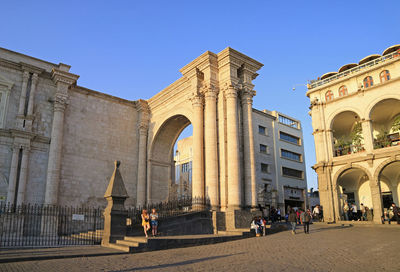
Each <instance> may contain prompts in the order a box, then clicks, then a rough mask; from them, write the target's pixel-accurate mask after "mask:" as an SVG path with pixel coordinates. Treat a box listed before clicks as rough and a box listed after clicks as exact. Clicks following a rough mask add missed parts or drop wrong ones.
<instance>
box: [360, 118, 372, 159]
mask: <svg viewBox="0 0 400 272" xmlns="http://www.w3.org/2000/svg"><path fill="white" fill-rule="evenodd" d="M361 126H362V134H363V137H364V148H365V150H366V151H367V153H372V151H373V150H374V136H373V135H372V125H371V120H363V121H362V123H361Z"/></svg>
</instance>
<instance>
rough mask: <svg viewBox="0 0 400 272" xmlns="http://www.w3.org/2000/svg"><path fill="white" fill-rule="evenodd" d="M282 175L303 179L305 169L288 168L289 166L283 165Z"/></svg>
mask: <svg viewBox="0 0 400 272" xmlns="http://www.w3.org/2000/svg"><path fill="white" fill-rule="evenodd" d="M282 175H283V176H288V177H292V178H299V179H303V171H300V170H297V169H293V168H288V167H282Z"/></svg>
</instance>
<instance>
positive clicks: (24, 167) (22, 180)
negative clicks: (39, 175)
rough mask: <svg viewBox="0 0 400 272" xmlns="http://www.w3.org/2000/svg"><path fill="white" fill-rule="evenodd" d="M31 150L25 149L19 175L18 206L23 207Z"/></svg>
mask: <svg viewBox="0 0 400 272" xmlns="http://www.w3.org/2000/svg"><path fill="white" fill-rule="evenodd" d="M29 150H30V148H28V147H23V150H22V160H21V172H20V175H19V182H18V196H17V205H21V204H23V203H24V202H25V191H26V181H27V177H28V162H29Z"/></svg>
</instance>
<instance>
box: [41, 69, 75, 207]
mask: <svg viewBox="0 0 400 272" xmlns="http://www.w3.org/2000/svg"><path fill="white" fill-rule="evenodd" d="M78 78H79V76H77V75H74V74H71V73H68V72H66V71H63V70H59V69H55V68H53V70H52V79H53V81H54V83H55V84H56V85H57V92H56V94H55V97H54V115H53V124H52V128H51V140H50V149H49V161H48V165H47V178H46V192H45V200H44V203H45V204H52V205H54V204H57V201H58V185H59V182H60V170H61V169H60V168H61V155H62V154H61V152H62V142H63V130H64V112H65V108H66V106H67V100H68V88H69V87H70V86H71V85H72V84H73V83H75V82H76V80H77V79H78Z"/></svg>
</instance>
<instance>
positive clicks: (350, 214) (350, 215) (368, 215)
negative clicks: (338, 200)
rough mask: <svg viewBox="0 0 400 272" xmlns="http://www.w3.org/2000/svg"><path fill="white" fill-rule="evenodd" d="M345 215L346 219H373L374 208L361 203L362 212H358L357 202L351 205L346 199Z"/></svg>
mask: <svg viewBox="0 0 400 272" xmlns="http://www.w3.org/2000/svg"><path fill="white" fill-rule="evenodd" d="M343 217H344V220H345V221H372V210H371V209H369V208H368V207H367V206H366V205H364V204H363V203H361V205H360V212H358V209H357V206H356V204H355V203H352V204H351V205H349V204H348V203H347V201H346V202H345V203H344V205H343Z"/></svg>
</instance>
